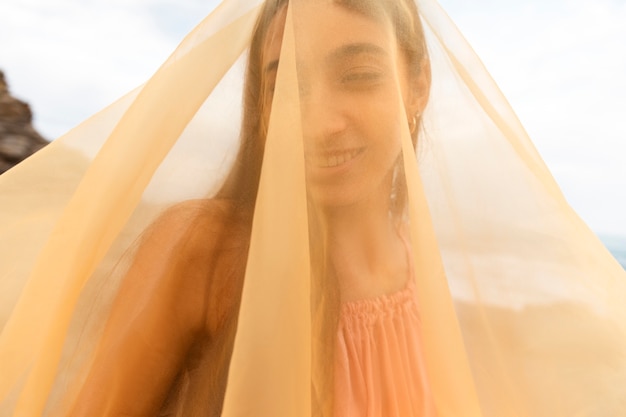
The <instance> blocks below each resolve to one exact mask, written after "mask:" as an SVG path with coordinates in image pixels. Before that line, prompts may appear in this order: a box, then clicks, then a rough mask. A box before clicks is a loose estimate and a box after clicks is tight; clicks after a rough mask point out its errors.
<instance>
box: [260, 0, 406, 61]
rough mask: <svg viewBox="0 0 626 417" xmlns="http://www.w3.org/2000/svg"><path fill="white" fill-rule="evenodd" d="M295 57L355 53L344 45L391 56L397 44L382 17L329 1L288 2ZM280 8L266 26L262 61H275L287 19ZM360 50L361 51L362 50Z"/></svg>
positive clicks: (310, 57) (311, 59) (391, 29)
mask: <svg viewBox="0 0 626 417" xmlns="http://www.w3.org/2000/svg"><path fill="white" fill-rule="evenodd" d="M289 7H291V8H292V16H293V26H294V36H295V41H296V48H297V50H296V55H297V57H298V61H300V62H310V61H315V60H324V59H327V58H330V57H331V56H334V57H335V58H336V57H337V55H338V54H339V53H340V51H345V52H351V51H352V52H354V51H355V49H354V48H349V47H346V46H347V45H351V44H353V45H370V46H372V48H365V50H368V49H369V50H372V51H373V50H379V51H384V52H386V53H388V54H389V55H393V53H394V51H395V49H396V44H395V36H394V32H393V28H392V27H391V24H388V23H387V20H386V19H384V18H383V17H382V16H381V18H376V19H374V18H372V17H369V16H366V15H364V14H362V13H359V12H356V11H353V10H350V9H348V8H347V7H345V6H341V5H338V4H336V3H334V2H332V1H297V2H291V4H290V6H289ZM286 9H287V8H286V7H283V8H282V9H281V10H280V11H279V12H278V13H277V15H276V16H275V17H274V19H273V20H272V22H271V24H270V26H269V27H268V31H267V36H266V39H265V43H264V53H263V56H264V62H265V63H268V62H272V61H275V60H278V58H279V56H280V47H281V42H282V32H283V30H284V26H285V20H286V15H287V11H286ZM361 50H363V48H361Z"/></svg>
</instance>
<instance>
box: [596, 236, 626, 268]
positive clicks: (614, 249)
mask: <svg viewBox="0 0 626 417" xmlns="http://www.w3.org/2000/svg"><path fill="white" fill-rule="evenodd" d="M598 237H599V238H600V240H601V241H602V243H604V246H606V248H607V249H608V250H609V252H611V253H612V254H613V256H614V257H615V259H617V262H619V263H620V265H622V267H623V268H624V269H626V237H623V236H608V235H599V236H598Z"/></svg>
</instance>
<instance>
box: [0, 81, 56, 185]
mask: <svg viewBox="0 0 626 417" xmlns="http://www.w3.org/2000/svg"><path fill="white" fill-rule="evenodd" d="M32 119H33V114H32V112H31V110H30V106H29V105H28V104H26V103H24V102H23V101H20V100H18V99H16V98H15V97H13V96H11V94H10V92H9V88H8V86H7V83H6V80H5V78H4V73H3V72H2V71H0V174H2V173H3V172H5V171H7V170H8V169H9V168H11V167H12V166H14V165H15V164H17V163H18V162H20V161H22V160H24V159H25V158H26V157H28V156H30V155H31V154H33V153H34V152H36V151H38V150H39V149H41V148H42V147H44V146H45V145H46V144H47V143H48V141H47V140H45V139H44V138H43V137H42V136H41V135H40V134H39V133H37V131H36V130H35V129H34V128H33V126H32Z"/></svg>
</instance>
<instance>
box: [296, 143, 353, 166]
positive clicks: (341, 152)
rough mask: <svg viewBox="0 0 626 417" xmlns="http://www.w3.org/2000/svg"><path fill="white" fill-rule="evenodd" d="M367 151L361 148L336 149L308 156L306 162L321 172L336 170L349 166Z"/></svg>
mask: <svg viewBox="0 0 626 417" xmlns="http://www.w3.org/2000/svg"><path fill="white" fill-rule="evenodd" d="M364 151H365V148H364V147H361V148H348V149H336V150H332V151H325V152H316V153H310V154H308V155H307V157H306V160H307V163H308V164H309V166H310V167H311V168H314V169H320V170H336V169H341V168H342V167H344V166H347V165H349V163H350V162H352V161H353V160H355V159H356V158H358V157H359V156H360V155H361V154H362V153H363V152H364Z"/></svg>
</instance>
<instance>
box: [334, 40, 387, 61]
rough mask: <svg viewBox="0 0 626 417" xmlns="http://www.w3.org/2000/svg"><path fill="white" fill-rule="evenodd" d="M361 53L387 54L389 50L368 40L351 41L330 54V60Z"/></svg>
mask: <svg viewBox="0 0 626 417" xmlns="http://www.w3.org/2000/svg"><path fill="white" fill-rule="evenodd" d="M361 54H370V55H379V56H386V55H388V54H387V51H385V49H383V48H381V47H380V46H378V45H375V44H373V43H368V42H359V43H350V44H347V45H343V46H341V47H339V48H337V49H336V50H334V51H333V52H331V54H330V55H329V56H328V60H329V61H339V60H342V59H345V58H349V57H352V56H356V55H361Z"/></svg>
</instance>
